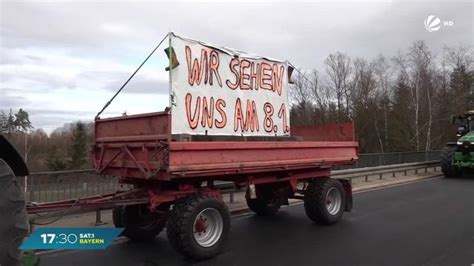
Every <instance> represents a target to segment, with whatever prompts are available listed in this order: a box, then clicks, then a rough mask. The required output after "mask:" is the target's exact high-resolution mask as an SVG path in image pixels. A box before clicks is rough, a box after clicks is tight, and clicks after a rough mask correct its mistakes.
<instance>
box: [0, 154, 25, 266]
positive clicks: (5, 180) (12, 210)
mask: <svg viewBox="0 0 474 266" xmlns="http://www.w3.org/2000/svg"><path fill="white" fill-rule="evenodd" d="M0 213H1V214H2V218H1V219H0V236H2V237H1V240H0V265H21V264H22V263H21V251H20V249H19V247H20V245H21V243H22V242H23V238H24V237H25V236H26V235H27V234H28V231H29V223H28V218H27V214H26V208H25V196H24V194H23V191H22V190H21V188H20V185H19V184H18V182H17V180H16V177H15V175H14V173H13V171H12V170H11V169H10V167H9V166H8V164H7V163H6V162H5V161H3V160H2V159H0Z"/></svg>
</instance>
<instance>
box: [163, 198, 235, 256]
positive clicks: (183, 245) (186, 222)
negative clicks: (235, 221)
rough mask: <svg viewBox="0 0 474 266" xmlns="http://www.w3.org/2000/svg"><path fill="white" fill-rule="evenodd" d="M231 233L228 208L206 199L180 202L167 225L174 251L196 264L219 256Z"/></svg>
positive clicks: (184, 199) (214, 200) (213, 199)
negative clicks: (194, 261)
mask: <svg viewBox="0 0 474 266" xmlns="http://www.w3.org/2000/svg"><path fill="white" fill-rule="evenodd" d="M229 230H230V213H229V210H228V209H227V206H226V205H225V204H224V203H223V202H222V201H220V200H218V199H216V198H213V197H209V196H206V195H194V196H189V197H186V198H183V199H181V200H179V201H178V202H176V203H175V204H174V206H173V209H172V210H171V212H170V215H169V216H168V221H167V225H166V232H167V235H168V239H169V241H170V243H171V245H172V246H173V248H174V249H175V250H176V251H178V252H180V253H182V254H183V255H185V256H187V257H189V258H192V259H196V260H201V259H208V258H211V257H214V256H215V255H217V254H218V253H219V252H220V251H221V249H222V248H223V246H224V245H225V243H226V240H227V236H228V234H229Z"/></svg>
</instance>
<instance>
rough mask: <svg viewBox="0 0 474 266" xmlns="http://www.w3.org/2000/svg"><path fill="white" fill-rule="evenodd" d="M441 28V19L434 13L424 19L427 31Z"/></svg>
mask: <svg viewBox="0 0 474 266" xmlns="http://www.w3.org/2000/svg"><path fill="white" fill-rule="evenodd" d="M440 28H441V19H439V17H437V16H435V15H429V16H428V17H427V18H426V19H425V29H426V30H427V31H429V32H434V31H438V30H439V29H440Z"/></svg>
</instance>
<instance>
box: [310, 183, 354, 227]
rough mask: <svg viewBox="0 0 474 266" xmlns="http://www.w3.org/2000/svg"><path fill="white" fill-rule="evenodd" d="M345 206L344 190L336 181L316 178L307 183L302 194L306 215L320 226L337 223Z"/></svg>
mask: <svg viewBox="0 0 474 266" xmlns="http://www.w3.org/2000/svg"><path fill="white" fill-rule="evenodd" d="M344 206H346V195H345V192H344V188H343V186H342V184H341V182H339V181H338V180H336V179H331V178H317V179H315V180H312V181H310V182H309V184H308V187H307V188H306V190H305V192H304V209H305V212H306V215H307V216H308V217H309V218H310V219H311V220H313V221H314V222H316V223H317V224H322V225H331V224H335V223H337V222H339V220H341V218H342V215H343V213H344Z"/></svg>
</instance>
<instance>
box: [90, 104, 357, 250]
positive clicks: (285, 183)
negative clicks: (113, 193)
mask: <svg viewBox="0 0 474 266" xmlns="http://www.w3.org/2000/svg"><path fill="white" fill-rule="evenodd" d="M170 116H171V114H170V113H168V112H158V113H149V114H140V115H132V116H125V117H116V118H108V119H99V120H96V123H95V138H96V139H95V140H96V142H95V145H94V149H93V154H92V156H93V159H92V160H93V162H94V165H95V169H96V170H97V172H98V173H100V174H103V175H110V176H116V177H118V178H119V179H120V182H121V183H127V184H132V185H133V186H134V188H135V189H134V190H132V191H129V192H127V194H126V195H123V196H121V198H122V200H123V201H122V202H120V201H117V202H115V203H114V204H117V205H119V206H117V207H115V209H114V212H113V213H114V223H115V225H116V226H118V227H125V231H124V235H125V236H127V237H129V238H131V239H136V240H144V239H152V238H154V237H155V236H156V235H157V234H159V233H160V232H161V231H162V230H163V228H164V227H165V226H166V229H167V230H166V232H167V235H168V239H169V240H170V242H171V244H172V246H173V247H174V248H175V249H176V250H178V251H179V252H181V253H183V254H184V255H186V256H189V257H192V258H197V259H201V258H209V257H212V256H214V255H216V254H217V253H218V252H219V250H220V249H221V247H222V245H223V244H224V242H225V240H226V237H227V235H228V233H229V229H230V215H229V211H228V209H227V207H226V205H225V204H224V203H223V201H222V195H221V192H220V191H219V189H217V188H216V186H215V184H216V182H217V181H230V182H233V183H234V184H235V187H237V188H239V187H246V188H247V193H246V200H247V204H248V207H249V209H250V210H252V211H254V212H255V213H256V214H258V215H272V214H275V213H276V212H277V211H278V209H279V208H280V206H281V205H288V199H302V200H303V201H304V207H305V211H306V214H307V215H308V217H309V218H310V219H312V220H314V221H315V222H316V223H319V224H326V225H330V224H334V223H337V222H338V221H339V220H340V219H341V217H342V214H343V212H344V211H350V210H351V208H352V189H351V184H350V182H348V181H346V180H335V179H331V178H330V176H331V168H332V167H333V166H335V165H342V164H351V163H354V162H355V160H357V143H356V142H354V133H353V124H352V123H346V124H335V125H327V126H319V127H305V128H293V129H292V130H293V132H295V133H299V136H293V137H288V138H285V137H283V138H270V140H269V139H265V138H255V139H246V140H243V139H240V140H235V139H234V140H232V139H230V140H225V139H226V138H228V137H222V138H221V139H224V140H221V139H219V137H207V138H203V137H201V138H200V139H199V138H198V137H196V136H181V135H179V136H175V135H171V133H170V121H171V119H170ZM306 139H309V140H310V141H306ZM300 183H302V185H301V184H300ZM298 184H300V185H298ZM116 198H117V197H116ZM118 198H120V197H118ZM118 198H117V199H118ZM137 203H140V204H137Z"/></svg>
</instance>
